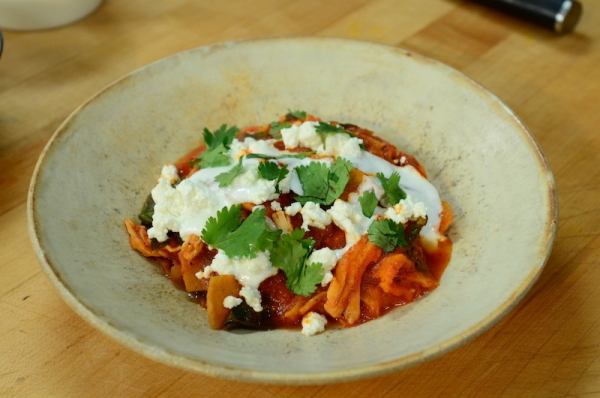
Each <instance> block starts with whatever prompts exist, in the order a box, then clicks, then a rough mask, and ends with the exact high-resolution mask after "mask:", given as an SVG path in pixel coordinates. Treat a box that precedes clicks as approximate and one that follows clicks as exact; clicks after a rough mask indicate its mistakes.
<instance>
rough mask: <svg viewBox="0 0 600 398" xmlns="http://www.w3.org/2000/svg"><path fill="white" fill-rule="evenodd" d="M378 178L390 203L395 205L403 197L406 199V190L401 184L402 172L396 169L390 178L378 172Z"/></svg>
mask: <svg viewBox="0 0 600 398" xmlns="http://www.w3.org/2000/svg"><path fill="white" fill-rule="evenodd" d="M377 178H378V179H379V181H380V182H381V185H382V186H383V189H384V190H385V197H386V198H387V200H388V202H390V205H392V206H395V205H397V204H398V203H400V201H401V200H402V199H406V192H404V191H403V190H402V188H400V185H399V184H400V174H398V173H397V172H395V171H394V172H393V173H392V175H391V176H390V178H389V179H387V178H385V176H384V175H383V173H377Z"/></svg>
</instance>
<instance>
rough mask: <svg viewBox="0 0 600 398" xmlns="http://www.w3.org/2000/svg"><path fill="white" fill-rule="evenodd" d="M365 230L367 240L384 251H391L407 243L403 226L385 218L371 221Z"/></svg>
mask: <svg viewBox="0 0 600 398" xmlns="http://www.w3.org/2000/svg"><path fill="white" fill-rule="evenodd" d="M367 232H368V234H369V242H371V243H373V244H375V245H377V246H379V247H381V248H382V249H383V251H384V252H386V253H389V252H391V251H393V250H394V249H395V248H396V247H398V246H400V247H404V246H406V245H407V242H406V239H405V237H404V226H403V225H402V224H401V223H396V222H394V221H393V220H390V219H387V218H382V219H380V220H376V221H373V223H372V224H371V226H370V227H369V229H368V230H367Z"/></svg>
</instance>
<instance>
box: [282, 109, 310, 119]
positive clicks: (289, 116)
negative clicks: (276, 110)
mask: <svg viewBox="0 0 600 398" xmlns="http://www.w3.org/2000/svg"><path fill="white" fill-rule="evenodd" d="M292 118H296V119H306V112H305V111H292V110H291V109H288V113H286V114H285V120H290V119H292Z"/></svg>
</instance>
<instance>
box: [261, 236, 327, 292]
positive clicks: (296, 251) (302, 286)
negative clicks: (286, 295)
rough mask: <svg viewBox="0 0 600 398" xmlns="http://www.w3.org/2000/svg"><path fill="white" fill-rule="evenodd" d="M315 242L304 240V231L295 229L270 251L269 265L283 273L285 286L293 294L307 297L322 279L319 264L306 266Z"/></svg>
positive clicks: (277, 242) (309, 239) (279, 240)
mask: <svg viewBox="0 0 600 398" xmlns="http://www.w3.org/2000/svg"><path fill="white" fill-rule="evenodd" d="M314 245H315V241H314V240H313V239H311V238H307V239H304V230H302V229H298V228H296V229H295V230H293V231H292V232H291V233H290V234H283V235H281V238H280V239H278V240H277V241H275V242H274V244H273V247H272V249H271V251H270V260H271V264H272V265H273V266H274V267H277V268H279V269H281V270H282V271H283V272H284V273H285V277H286V285H287V287H288V289H290V290H291V291H292V292H293V293H294V294H299V295H301V296H305V297H308V296H310V295H311V294H312V293H314V292H315V290H316V289H317V286H316V285H317V284H319V283H320V282H321V280H322V279H323V266H322V264H321V263H311V264H306V263H307V259H308V256H309V255H310V253H311V251H312V249H313V247H314Z"/></svg>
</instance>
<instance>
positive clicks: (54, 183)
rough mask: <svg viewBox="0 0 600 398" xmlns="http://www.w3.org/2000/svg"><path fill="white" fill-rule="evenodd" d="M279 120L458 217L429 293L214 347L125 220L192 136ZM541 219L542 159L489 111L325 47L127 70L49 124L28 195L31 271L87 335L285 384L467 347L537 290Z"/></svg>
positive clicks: (470, 95) (427, 81) (449, 75)
mask: <svg viewBox="0 0 600 398" xmlns="http://www.w3.org/2000/svg"><path fill="white" fill-rule="evenodd" d="M288 108H290V109H303V110H306V111H308V112H310V113H313V114H316V115H319V116H321V117H322V118H324V119H325V120H337V121H344V122H350V123H354V124H357V125H360V126H364V127H367V128H369V129H372V130H374V131H375V132H377V133H378V134H379V135H381V136H383V137H384V138H386V139H388V140H390V141H392V142H393V143H395V144H397V145H398V146H399V147H400V148H402V150H404V151H406V152H409V153H412V154H414V155H416V156H417V157H418V159H420V161H421V163H422V164H423V165H424V166H425V168H426V169H427V171H428V174H429V176H430V179H431V180H432V181H433V183H434V184H435V185H436V186H437V187H438V189H439V190H440V192H441V196H442V198H444V199H445V200H446V201H448V202H450V204H451V205H452V206H453V208H454V211H455V215H456V220H455V222H454V224H453V226H452V227H451V231H450V236H451V238H452V240H453V241H454V243H455V245H454V254H453V259H452V261H451V263H450V266H449V267H448V269H447V271H446V273H445V275H444V277H443V279H442V282H441V286H440V287H439V288H438V289H437V290H435V291H434V292H433V293H431V294H430V295H428V296H427V297H425V298H424V299H422V300H420V301H418V302H416V303H414V304H412V305H409V306H406V307H403V308H398V309H395V310H393V311H392V312H391V313H389V314H388V315H386V316H385V317H383V318H381V319H378V320H375V321H373V322H370V323H367V324H364V325H362V326H359V327H355V328H350V329H336V330H329V331H327V332H325V333H323V334H320V335H317V336H313V337H310V338H309V337H304V336H302V335H301V334H300V333H299V332H298V331H290V330H278V331H269V332H254V333H232V332H224V331H214V330H211V329H210V328H209V327H208V323H207V318H206V314H205V312H204V310H203V309H202V308H200V307H198V306H197V305H196V304H194V303H192V302H190V301H189V300H187V296H186V294H185V293H184V292H182V291H180V290H177V289H176V288H174V287H173V286H172V285H171V283H170V282H169V281H168V280H167V279H166V278H165V277H164V276H163V275H162V274H161V272H160V271H159V269H158V268H157V267H155V266H154V265H153V264H151V263H150V262H149V261H147V260H145V259H144V258H142V257H141V256H140V255H139V254H138V253H137V252H134V251H133V250H131V249H130V247H129V243H128V235H127V233H126V231H125V228H124V226H123V220H124V219H125V218H127V217H135V216H136V214H137V213H138V211H139V209H140V206H141V205H142V203H143V201H144V199H145V197H146V195H147V194H148V192H149V191H150V189H151V188H152V186H153V185H154V183H155V179H156V177H157V175H158V174H159V173H160V169H161V166H162V164H163V163H165V162H172V161H174V160H176V159H177V158H178V157H179V156H180V155H182V154H183V153H185V152H186V151H187V150H188V149H189V148H190V147H191V146H195V145H198V144H199V142H200V139H201V131H202V128H203V127H205V126H207V127H209V128H211V129H212V128H216V127H218V126H219V125H221V124H222V123H228V124H236V125H238V126H246V125H251V124H262V123H265V122H269V121H271V120H275V119H276V118H277V117H278V116H279V115H281V114H283V113H285V112H286V111H287V109H288ZM556 220H557V203H556V196H555V186H554V181H553V177H552V174H551V172H550V170H549V168H548V164H547V162H546V159H545V158H544V156H543V154H542V153H541V151H540V149H539V147H538V145H537V144H536V143H535V141H534V139H533V138H532V137H531V136H530V134H529V133H528V132H527V130H526V128H525V127H524V126H523V124H522V123H521V122H520V121H519V120H518V118H517V117H516V116H515V115H514V114H513V113H512V112H511V111H510V110H509V109H508V108H507V107H506V106H505V105H504V104H502V102H500V101H499V100H498V98H496V97H495V96H494V95H492V94H490V93H489V92H488V91H486V90H485V89H483V88H482V87H481V86H479V85H478V84H476V83H474V82H473V81H471V80H469V79H468V78H466V77H465V76H464V75H462V74H461V73H459V72H457V71H455V70H453V69H451V68H449V67H447V66H445V65H443V64H441V63H439V62H436V61H433V60H431V59H427V58H424V57H422V56H419V55H417V54H414V53H411V52H407V51H404V50H401V49H398V48H394V47H388V46H384V45H379V44H373V43H365V42H356V41H349V40H343V39H328V38H297V39H267V40H253V41H242V42H232V43H222V44H216V45H213V46H208V47H201V48H197V49H194V50H191V51H187V52H184V53H181V54H176V55H174V56H171V57H168V58H166V59H163V60H161V61H158V62H156V63H153V64H151V65H149V66H147V67H145V68H142V69H140V70H137V71H135V72H133V73H132V74H130V75H128V76H126V77H124V78H122V79H120V80H119V81H117V82H115V83H114V84H112V85H111V86H109V87H108V88H106V89H105V90H103V91H102V92H100V93H99V94H97V95H96V96H94V97H93V98H92V99H90V100H89V101H88V102H87V103H85V104H84V105H82V106H81V107H80V108H79V109H77V110H76V111H75V112H74V113H73V114H72V115H71V116H70V117H69V118H68V119H67V120H66V121H65V122H64V123H63V124H62V126H60V128H59V129H58V131H57V132H56V133H55V135H54V137H53V138H52V140H51V141H50V143H49V144H48V146H47V147H46V149H45V150H44V152H43V154H42V156H41V158H40V160H39V162H38V165H37V168H36V170H35V174H34V176H33V180H32V183H31V190H30V195H29V227H30V231H31V237H32V241H33V246H34V248H35V251H36V253H37V256H38V258H39V260H40V262H41V265H42V268H43V269H44V271H45V272H46V274H47V275H48V278H49V279H50V280H51V281H52V283H53V284H54V285H55V286H56V288H57V290H58V291H59V292H60V294H61V295H62V296H63V298H64V299H65V300H66V301H67V302H68V303H69V304H70V305H71V307H72V308H73V309H74V310H75V311H76V312H77V313H78V314H80V315H81V316H82V317H83V318H84V319H86V320H87V321H88V322H90V323H91V324H92V325H94V326H95V327H97V328H98V329H100V330H101V331H102V332H104V333H106V334H107V335H109V336H110V337H112V338H113V339H115V340H116V341H118V342H120V343H122V344H123V345H125V346H127V347H129V348H130V349H132V350H134V351H137V352H139V353H141V354H143V355H146V356H148V357H150V358H153V359H155V360H157V361H161V362H164V363H166V364H169V365H173V366H178V367H181V368H185V369H189V370H194V371H198V372H202V373H205V374H208V375H212V376H217V377H224V378H231V379H236V380H246V381H255V382H268V383H287V384H311V383H326V382H337V381H345V380H351V379H358V378H363V377H369V376H375V375H380V374H384V373H387V372H391V371H395V370H399V369H402V368H405V367H408V366H411V365H415V364H418V363H421V362H424V361H427V360H429V359H431V358H433V357H436V356H439V355H441V354H443V353H445V352H447V351H448V350H451V349H452V348H455V347H457V346H459V345H461V344H464V343H465V342H467V341H469V340H470V339H472V338H474V337H475V336H477V335H479V334H480V333H481V332H482V331H483V330H485V329H487V328H489V327H490V326H491V325H492V324H494V323H495V322H496V321H498V320H499V319H500V318H501V317H502V316H503V315H505V314H506V313H507V312H508V311H510V310H511V308H513V307H514V306H515V305H516V304H517V303H518V301H519V300H520V299H521V298H522V297H523V295H524V294H525V293H526V292H527V290H528V289H529V288H530V286H531V285H532V284H533V283H534V281H535V280H536V278H537V277H538V275H539V274H540V272H541V270H542V268H543V266H544V263H545V261H546V259H547V257H548V254H549V252H550V249H551V247H552V243H553V239H554V235H555V231H556Z"/></svg>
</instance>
